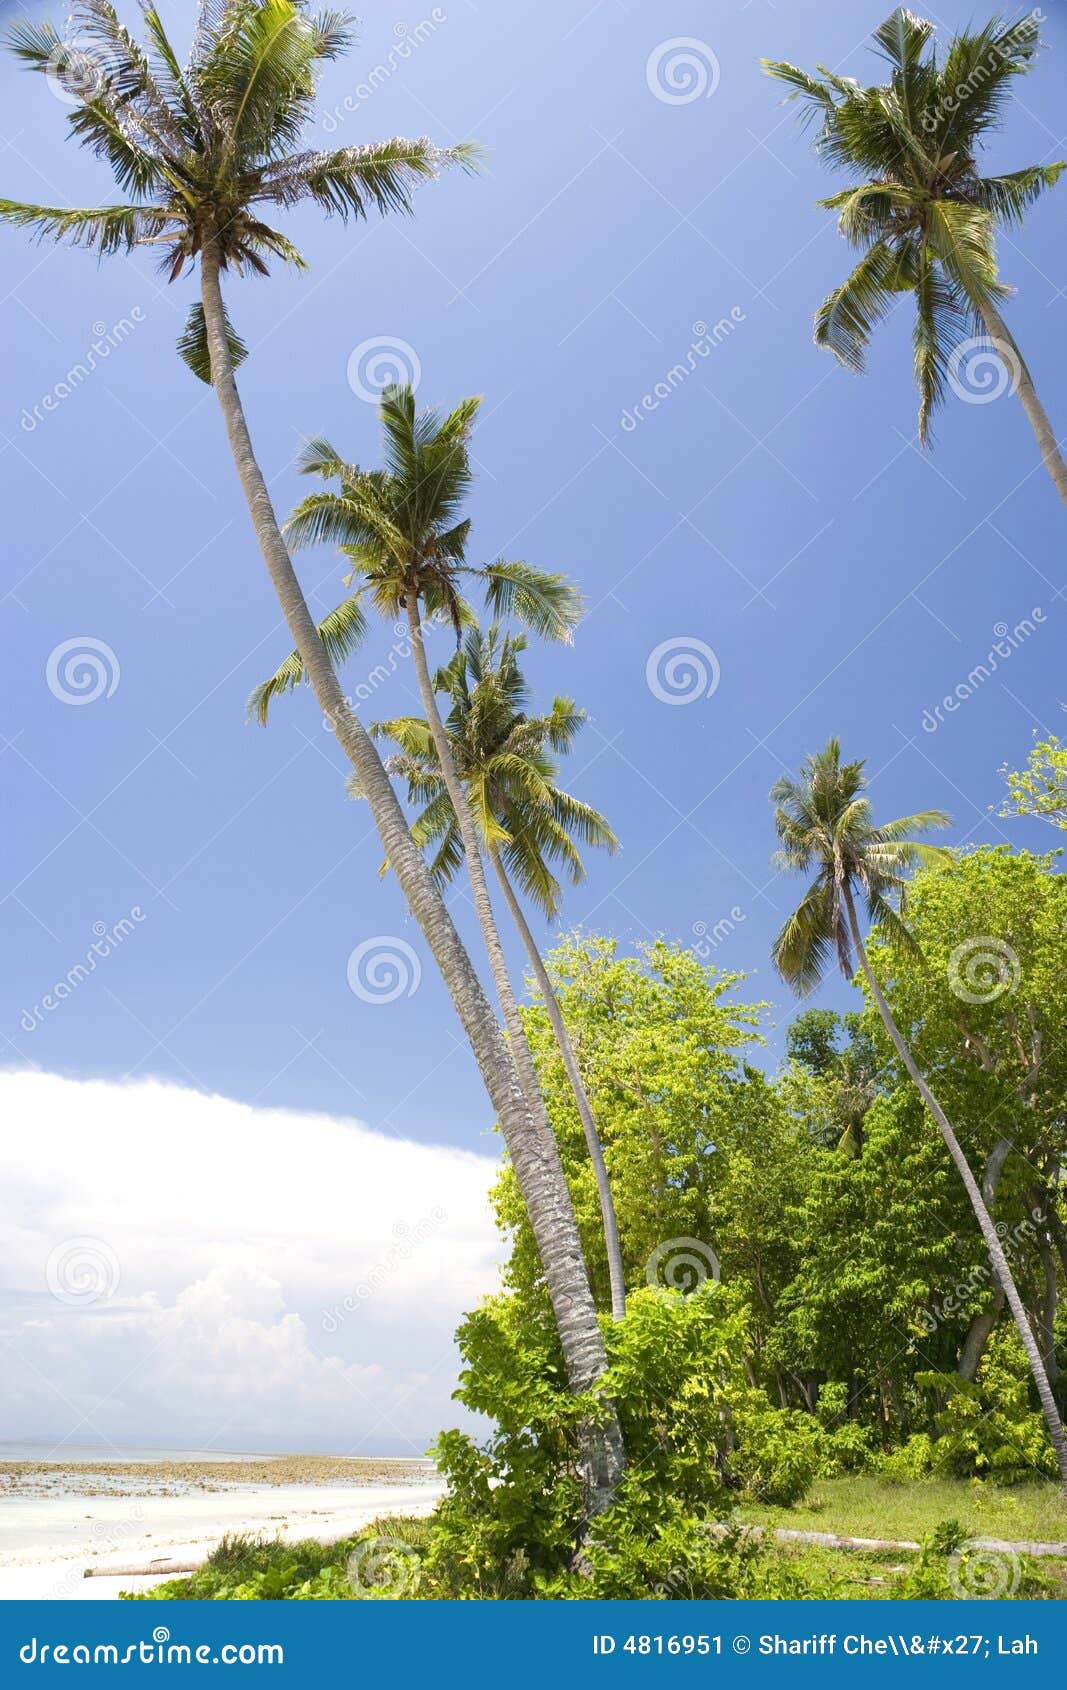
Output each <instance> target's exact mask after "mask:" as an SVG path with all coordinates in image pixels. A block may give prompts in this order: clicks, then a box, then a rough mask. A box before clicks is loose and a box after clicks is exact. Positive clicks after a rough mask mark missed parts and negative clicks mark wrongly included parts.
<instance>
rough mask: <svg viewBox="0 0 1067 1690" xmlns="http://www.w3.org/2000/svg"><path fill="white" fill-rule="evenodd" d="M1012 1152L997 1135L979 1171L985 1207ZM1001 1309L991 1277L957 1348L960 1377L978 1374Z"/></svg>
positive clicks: (997, 1285) (992, 1198) (1008, 1143)
mask: <svg viewBox="0 0 1067 1690" xmlns="http://www.w3.org/2000/svg"><path fill="white" fill-rule="evenodd" d="M1010 1154H1011V1140H1010V1139H1008V1138H998V1139H997V1142H996V1144H994V1146H993V1148H992V1150H991V1151H990V1152H989V1155H988V1156H987V1157H986V1165H985V1168H984V1170H983V1173H982V1201H983V1203H984V1204H985V1206H986V1208H987V1209H988V1208H990V1207H991V1205H992V1204H993V1203H994V1202H995V1201H996V1195H997V1187H998V1186H999V1184H1000V1181H1001V1176H1002V1175H1003V1173H1004V1164H1005V1162H1006V1161H1007V1160H1008V1157H1009V1155H1010ZM1003 1312H1004V1287H1003V1286H1002V1285H1001V1283H1000V1281H999V1280H998V1279H994V1280H993V1301H992V1304H991V1305H990V1307H989V1308H987V1309H983V1310H982V1311H981V1313H980V1314H976V1315H975V1317H974V1319H973V1320H972V1322H971V1324H970V1326H969V1327H968V1330H967V1336H966V1337H965V1338H964V1340H963V1347H962V1348H961V1350H960V1359H959V1364H958V1366H957V1368H956V1372H957V1373H958V1374H959V1376H960V1378H961V1379H966V1380H968V1381H969V1382H970V1383H971V1384H973V1383H974V1381H975V1379H977V1377H978V1369H979V1367H980V1366H981V1364H982V1357H983V1356H984V1355H985V1351H986V1345H987V1344H988V1343H989V1340H990V1338H991V1337H992V1336H993V1332H994V1330H995V1328H996V1324H997V1321H998V1320H999V1319H1000V1317H1001V1315H1002V1314H1003Z"/></svg>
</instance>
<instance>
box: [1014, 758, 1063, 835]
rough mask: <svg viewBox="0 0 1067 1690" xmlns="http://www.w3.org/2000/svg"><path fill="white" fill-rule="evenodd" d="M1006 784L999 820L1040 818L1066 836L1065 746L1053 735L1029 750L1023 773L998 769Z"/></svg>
mask: <svg viewBox="0 0 1067 1690" xmlns="http://www.w3.org/2000/svg"><path fill="white" fill-rule="evenodd" d="M1000 772H1001V774H1002V775H1003V776H1004V779H1005V780H1006V781H1007V783H1008V796H1007V798H1005V800H1004V803H1003V804H1002V806H1001V810H1000V814H1001V815H1002V816H1041V817H1042V818H1043V819H1044V820H1045V821H1048V822H1051V823H1052V825H1053V827H1058V828H1061V829H1062V830H1064V831H1065V832H1067V745H1061V744H1060V741H1059V740H1058V739H1057V737H1056V735H1055V734H1049V736H1048V738H1047V739H1039V740H1038V741H1037V743H1036V744H1035V745H1032V746H1031V748H1030V755H1029V757H1028V758H1027V760H1026V767H1025V768H1023V769H1008V768H1004V769H1001V771H1000Z"/></svg>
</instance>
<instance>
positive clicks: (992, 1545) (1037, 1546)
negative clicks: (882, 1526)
mask: <svg viewBox="0 0 1067 1690" xmlns="http://www.w3.org/2000/svg"><path fill="white" fill-rule="evenodd" d="M745 1530H746V1532H751V1533H753V1534H754V1535H755V1536H757V1537H762V1536H764V1534H765V1533H766V1530H767V1528H766V1527H765V1526H746V1527H745ZM773 1532H774V1536H775V1537H776V1538H777V1539H778V1540H779V1542H782V1543H810V1544H814V1545H816V1546H818V1547H820V1548H822V1549H859V1550H864V1549H866V1550H871V1551H874V1552H878V1551H879V1550H884V1549H910V1550H912V1551H917V1550H919V1549H921V1548H922V1545H921V1544H920V1543H915V1542H913V1541H912V1540H911V1539H910V1538H893V1537H844V1536H842V1535H840V1534H839V1533H838V1532H800V1531H793V1530H792V1529H790V1528H789V1527H787V1526H776V1527H774V1528H773ZM967 1545H968V1548H971V1549H989V1550H992V1551H993V1552H994V1553H995V1554H1000V1555H1035V1556H1036V1555H1056V1556H1058V1557H1059V1558H1060V1559H1061V1560H1067V1543H1036V1542H1034V1543H1009V1542H1008V1541H1007V1540H1006V1539H1003V1538H997V1537H972V1538H968V1539H967Z"/></svg>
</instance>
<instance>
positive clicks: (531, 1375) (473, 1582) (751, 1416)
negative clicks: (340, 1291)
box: [429, 1282, 819, 1597]
mask: <svg viewBox="0 0 1067 1690" xmlns="http://www.w3.org/2000/svg"><path fill="white" fill-rule="evenodd" d="M533 1313H534V1310H532V1309H531V1308H530V1306H529V1305H528V1304H527V1303H526V1302H525V1299H522V1298H520V1297H518V1296H516V1295H514V1294H512V1295H505V1296H499V1297H496V1298H493V1299H490V1300H489V1301H488V1302H486V1303H483V1304H482V1306H481V1307H480V1308H479V1309H478V1310H476V1311H475V1313H474V1314H473V1315H471V1316H470V1317H469V1318H468V1320H467V1321H466V1322H465V1323H464V1325H463V1326H462V1327H461V1329H460V1334H459V1342H460V1348H461V1351H462V1354H463V1357H464V1361H465V1363H466V1366H465V1369H464V1371H463V1373H462V1376H461V1386H460V1390H459V1392H458V1395H459V1397H460V1399H461V1400H462V1401H463V1402H464V1403H465V1404H466V1405H467V1406H468V1407H469V1408H472V1409H475V1410H477V1411H478V1412H480V1413H483V1414H488V1415H490V1416H492V1418H493V1420H494V1422H495V1430H494V1431H493V1432H492V1434H491V1435H490V1437H489V1438H488V1439H487V1440H486V1441H485V1442H484V1443H483V1444H482V1445H481V1446H478V1445H477V1444H476V1443H475V1442H474V1441H473V1440H472V1439H471V1438H469V1437H467V1436H465V1435H463V1434H461V1433H459V1432H449V1433H446V1434H444V1435H443V1436H442V1438H441V1439H440V1440H439V1443H438V1445H437V1449H436V1455H437V1460H438V1463H439V1465H440V1467H441V1469H442V1471H443V1473H444V1474H445V1476H446V1478H447V1480H448V1486H449V1488H448V1494H447V1496H446V1498H445V1500H444V1501H443V1502H442V1504H441V1506H440V1508H439V1510H438V1513H437V1516H436V1518H435V1521H434V1530H433V1542H432V1547H431V1552H430V1558H429V1565H430V1569H431V1574H432V1572H433V1570H434V1569H435V1568H437V1567H439V1566H441V1565H447V1566H448V1567H450V1568H451V1569H452V1570H453V1574H454V1576H459V1577H460V1579H461V1582H460V1585H459V1588H458V1589H456V1590H455V1591H454V1592H453V1594H456V1595H469V1596H480V1595H486V1594H490V1593H492V1592H493V1590H494V1583H495V1580H496V1579H497V1577H498V1576H499V1570H500V1569H505V1570H512V1571H513V1570H514V1569H515V1568H517V1567H521V1568H522V1570H523V1572H524V1574H525V1591H524V1593H525V1594H527V1595H541V1596H551V1595H564V1594H569V1595H576V1594H581V1595H594V1596H597V1595H602V1596H605V1597H616V1596H622V1595H645V1594H648V1591H649V1585H650V1583H651V1585H652V1586H657V1585H663V1586H664V1589H663V1590H662V1591H660V1594H664V1595H669V1594H672V1593H673V1592H674V1591H675V1587H677V1589H678V1591H679V1592H680V1593H682V1594H685V1595H693V1596H721V1595H727V1594H730V1595H738V1594H744V1593H750V1594H754V1593H756V1591H755V1585H754V1583H753V1581H754V1580H755V1579H756V1577H757V1575H756V1572H755V1562H756V1560H757V1559H758V1557H757V1552H756V1548H755V1546H754V1545H753V1544H752V1543H751V1542H748V1541H746V1540H742V1539H740V1538H738V1537H737V1535H736V1534H731V1533H729V1532H727V1533H726V1534H725V1535H719V1534H718V1533H717V1532H716V1531H710V1530H709V1529H708V1528H712V1527H718V1526H720V1525H722V1524H723V1523H724V1522H726V1520H727V1519H728V1516H729V1514H730V1513H731V1511H732V1509H733V1505H734V1501H735V1499H736V1497H737V1496H738V1495H740V1494H744V1493H747V1494H750V1495H752V1496H754V1497H761V1498H763V1499H764V1500H768V1501H770V1500H778V1501H791V1500H794V1499H795V1498H796V1497H797V1496H798V1495H800V1494H802V1492H803V1490H804V1489H805V1488H806V1486H807V1484H808V1483H809V1482H810V1480H811V1478H812V1477H813V1475H814V1473H815V1471H816V1468H817V1465H818V1460H819V1454H818V1429H817V1427H816V1426H814V1424H813V1423H810V1422H805V1420H804V1418H803V1417H802V1416H800V1415H799V1414H797V1413H795V1412H793V1413H790V1412H787V1411H784V1410H780V1409H774V1408H772V1407H771V1406H770V1405H769V1404H768V1403H767V1401H766V1398H765V1396H764V1394H763V1393H762V1392H761V1391H759V1390H757V1389H754V1388H753V1387H752V1386H751V1385H750V1384H749V1382H748V1380H747V1378H746V1376H745V1373H744V1368H743V1365H742V1361H741V1356H742V1355H743V1350H744V1329H745V1313H744V1309H743V1306H742V1302H741V1299H740V1298H739V1297H737V1296H736V1295H734V1294H732V1293H730V1292H729V1291H727V1290H726V1289H724V1288H723V1287H721V1286H718V1285H715V1284H714V1283H710V1282H709V1283H707V1284H705V1285H704V1286H702V1287H701V1288H700V1289H699V1290H697V1291H695V1292H694V1293H693V1294H692V1295H690V1296H683V1295H681V1294H679V1293H675V1292H670V1291H660V1290H651V1289H645V1290H643V1291H636V1292H634V1293H633V1294H632V1295H631V1297H630V1299H629V1302H628V1306H627V1314H626V1318H625V1320H623V1321H620V1322H615V1323H611V1324H610V1325H606V1329H605V1337H606V1340H607V1343H608V1349H609V1369H608V1372H607V1374H606V1376H605V1378H604V1381H603V1391H604V1394H605V1396H607V1397H609V1398H610V1400H611V1401H612V1402H613V1404H614V1405H615V1407H616V1409H617V1412H618V1414H619V1419H620V1424H621V1426H622V1429H623V1435H624V1438H625V1440H626V1448H627V1456H628V1462H627V1469H626V1473H625V1476H624V1479H623V1482H622V1487H621V1489H620V1491H619V1493H618V1496H617V1499H616V1502H615V1505H614V1506H613V1507H612V1509H611V1510H610V1511H609V1512H608V1513H607V1514H605V1515H603V1516H601V1517H598V1519H597V1521H596V1524H595V1530H594V1533H593V1535H592V1537H591V1538H589V1539H588V1540H586V1541H584V1542H581V1550H580V1556H581V1560H582V1563H583V1565H584V1566H585V1571H579V1570H577V1569H576V1567H575V1564H574V1563H575V1554H576V1547H577V1546H578V1545H579V1542H580V1541H581V1531H582V1510H581V1491H580V1485H579V1482H578V1476H577V1471H576V1457H577V1424H578V1419H579V1418H580V1417H581V1416H582V1415H584V1414H591V1413H596V1412H597V1403H596V1401H595V1400H592V1399H590V1400H587V1401H584V1402H581V1401H579V1402H577V1403H576V1402H575V1399H573V1398H572V1397H569V1396H568V1395H567V1394H566V1393H565V1392H564V1391H563V1390H562V1388H561V1368H560V1363H559V1360H558V1356H557V1348H556V1340H555V1335H554V1332H553V1330H552V1328H551V1325H550V1322H549V1320H548V1318H547V1315H543V1316H542V1318H541V1319H540V1320H539V1321H534V1320H532V1319H531V1315H532V1314H533ZM532 1332H534V1333H536V1340H535V1341H534V1342H531V1333H532ZM587 1575H588V1576H587Z"/></svg>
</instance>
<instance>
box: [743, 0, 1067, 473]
mask: <svg viewBox="0 0 1067 1690" xmlns="http://www.w3.org/2000/svg"><path fill="white" fill-rule="evenodd" d="M1039 15H1040V14H1039V13H1037V12H1036V11H1035V12H1033V13H1031V14H1030V15H1029V16H1027V17H1023V18H1019V19H1014V20H1010V19H1006V18H1004V19H998V18H994V19H993V20H992V21H991V22H990V23H988V24H986V25H985V26H984V28H981V29H977V30H968V31H964V32H962V33H960V34H959V35H955V36H953V37H952V39H951V40H950V41H949V42H948V44H947V46H946V47H945V49H944V51H943V52H942V53H938V51H937V49H936V48H935V46H934V45H933V35H934V26H933V24H932V23H930V22H928V21H927V20H926V19H925V18H920V17H916V16H915V14H914V13H913V12H909V11H907V10H906V9H905V8H904V7H898V8H897V9H896V11H894V12H893V13H892V14H891V15H890V16H889V17H888V18H887V19H886V21H885V23H883V24H882V25H881V27H880V28H879V29H877V30H876V31H875V50H876V51H877V52H878V53H879V55H880V57H881V58H882V59H883V60H884V61H885V62H886V63H887V64H888V66H889V80H888V81H887V82H883V83H879V84H876V85H875V86H873V87H864V86H862V84H861V83H859V82H857V81H856V80H855V79H854V78H852V77H842V76H838V75H836V74H835V73H833V72H832V71H829V70H826V69H824V68H822V67H820V68H819V70H818V72H817V73H816V74H809V73H808V72H807V71H803V70H800V69H799V68H798V67H797V66H796V65H792V64H788V63H785V62H772V61H769V60H764V68H765V69H766V70H767V72H768V73H769V74H770V75H771V76H773V77H775V78H777V80H778V81H780V82H782V83H784V84H785V86H786V87H787V88H788V89H789V93H788V95H787V99H789V100H798V101H799V102H800V104H801V109H802V112H803V115H804V117H805V119H806V120H808V121H814V122H815V124H816V125H817V130H816V137H815V146H816V151H817V153H818V155H819V157H820V158H821V159H822V160H823V161H824V162H825V163H826V164H827V165H829V166H830V167H831V169H835V170H842V171H845V172H846V173H847V174H848V175H850V176H851V177H852V178H853V181H852V185H851V186H849V187H847V188H845V189H844V190H843V191H842V192H840V193H836V194H833V195H831V196H830V198H829V199H825V200H822V201H821V202H820V204H821V205H822V206H823V207H824V208H825V209H827V210H830V211H835V212H836V213H837V216H838V229H839V231H840V233H841V234H842V235H843V236H844V238H845V240H847V241H848V242H849V244H850V245H851V246H852V247H854V248H857V249H858V250H859V252H860V254H861V256H860V258H859V261H858V262H857V264H856V266H855V269H854V270H853V271H852V273H851V275H850V276H848V278H847V279H846V280H845V281H844V282H842V283H841V284H840V286H839V287H836V288H834V289H833V291H832V292H831V293H830V294H828V295H827V297H826V299H824V300H823V302H822V304H821V305H820V307H819V309H818V311H817V312H816V314H815V340H816V343H817V344H818V345H820V346H824V347H827V348H828V349H829V350H830V351H831V352H832V353H833V354H834V356H835V357H836V358H837V359H838V360H839V361H840V362H841V363H842V364H844V365H845V366H846V368H849V369H853V370H862V369H863V365H864V359H865V355H866V350H867V343H868V341H869V339H870V336H871V333H872V331H873V330H874V328H875V327H876V325H877V324H878V323H880V322H882V321H883V320H884V319H885V318H886V317H887V316H888V314H889V312H890V311H891V310H892V309H893V307H894V305H895V304H896V303H897V302H898V299H899V297H900V295H901V294H903V293H908V294H910V295H911V296H912V299H913V301H914V305H915V326H914V331H913V342H914V354H915V377H916V381H917V383H918V387H919V398H920V403H919V436H920V439H922V440H924V441H925V440H926V439H927V438H928V435H929V428H930V418H931V414H932V412H933V411H934V409H935V408H936V406H937V405H938V404H940V403H941V401H942V400H943V399H944V396H945V391H946V387H947V384H948V373H949V370H950V367H951V360H952V354H953V352H954V350H955V348H956V346H957V345H958V344H959V343H960V342H962V341H964V340H966V339H967V337H968V336H972V335H974V334H975V333H976V331H977V329H978V328H979V327H980V324H981V312H982V309H983V307H985V306H988V305H992V304H994V303H995V302H996V301H997V300H999V299H1001V298H1003V297H1004V296H1005V295H1006V294H1007V293H1008V292H1009V291H1010V290H1009V289H1008V288H1007V287H1006V286H1005V285H1004V283H1003V282H1002V281H1001V280H1000V277H999V273H998V268H997V257H996V245H995V236H996V229H997V226H998V224H1001V225H1011V224H1015V223H1020V222H1022V220H1023V217H1024V215H1025V213H1026V212H1027V210H1028V209H1029V207H1030V206H1031V205H1032V204H1033V203H1034V201H1035V200H1037V199H1038V198H1039V197H1040V196H1041V194H1043V193H1044V192H1045V190H1046V189H1047V188H1051V187H1052V186H1054V184H1055V183H1056V181H1057V180H1058V178H1059V176H1060V174H1061V173H1062V171H1063V169H1064V165H1063V162H1062V161H1060V162H1058V163H1053V164H1035V165H1029V166H1025V167H1024V168H1023V169H1021V170H1015V171H1011V172H1009V173H1008V174H1006V175H995V176H987V175H983V174H982V173H981V171H980V169H979V163H978V155H979V153H980V151H981V149H982V147H983V145H984V144H985V142H986V140H987V138H988V136H989V134H990V133H991V131H992V130H994V129H995V128H996V127H997V125H998V123H999V121H1000V119H1001V117H1002V115H1003V112H1004V109H1005V106H1006V104H1007V100H1008V97H1009V94H1010V93H1011V91H1012V87H1013V84H1014V82H1015V80H1016V78H1017V77H1019V76H1022V75H1025V74H1026V72H1028V71H1029V70H1031V69H1032V67H1033V64H1034V61H1035V59H1036V56H1037V53H1038V50H1039V48H1040V45H1041V43H1040V38H1039V22H1038V19H1039Z"/></svg>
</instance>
